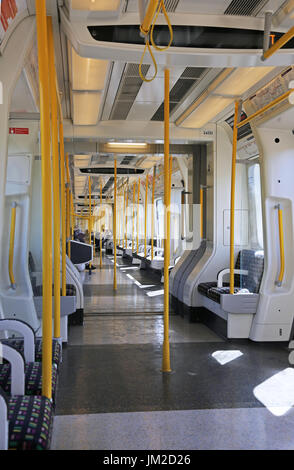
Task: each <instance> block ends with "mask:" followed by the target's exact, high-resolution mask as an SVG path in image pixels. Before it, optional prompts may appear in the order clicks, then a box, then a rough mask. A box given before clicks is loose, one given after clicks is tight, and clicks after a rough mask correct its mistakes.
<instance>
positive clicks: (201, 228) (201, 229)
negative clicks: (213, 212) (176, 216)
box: [200, 188, 203, 240]
mask: <svg viewBox="0 0 294 470" xmlns="http://www.w3.org/2000/svg"><path fill="white" fill-rule="evenodd" d="M202 238H203V188H200V240H202Z"/></svg>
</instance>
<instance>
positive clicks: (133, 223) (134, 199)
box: [132, 183, 136, 253]
mask: <svg viewBox="0 0 294 470" xmlns="http://www.w3.org/2000/svg"><path fill="white" fill-rule="evenodd" d="M135 202H136V183H134V186H133V220H132V253H133V252H134V241H135V234H134V231H135Z"/></svg>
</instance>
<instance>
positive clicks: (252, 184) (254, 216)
mask: <svg viewBox="0 0 294 470" xmlns="http://www.w3.org/2000/svg"><path fill="white" fill-rule="evenodd" d="M248 198H249V208H250V211H249V214H250V216H249V226H250V241H251V248H254V249H263V226H262V208H261V184H260V165H259V163H255V164H254V165H250V166H249V167H248Z"/></svg>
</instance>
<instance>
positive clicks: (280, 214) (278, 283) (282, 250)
mask: <svg viewBox="0 0 294 470" xmlns="http://www.w3.org/2000/svg"><path fill="white" fill-rule="evenodd" d="M275 208H276V209H278V221H279V242H280V272H279V277H278V279H277V281H276V286H278V287H281V285H282V282H283V279H284V274H285V247H284V229H283V211H282V209H281V205H280V204H277V205H276V206H275Z"/></svg>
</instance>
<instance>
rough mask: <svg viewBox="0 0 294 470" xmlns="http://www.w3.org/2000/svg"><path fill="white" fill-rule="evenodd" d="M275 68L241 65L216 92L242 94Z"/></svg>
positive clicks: (220, 93)
mask: <svg viewBox="0 0 294 470" xmlns="http://www.w3.org/2000/svg"><path fill="white" fill-rule="evenodd" d="M273 69H274V67H241V68H239V69H237V70H235V71H234V72H233V73H232V75H230V76H229V78H227V80H225V81H224V82H223V83H222V84H221V85H220V86H219V87H217V89H216V93H217V94H219V95H230V96H232V95H236V96H242V95H243V94H244V93H245V92H246V91H247V90H249V89H250V88H251V87H253V85H255V83H257V82H259V81H260V80H261V79H262V78H263V77H265V76H266V75H267V74H268V73H269V72H271V71H272V70H273Z"/></svg>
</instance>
